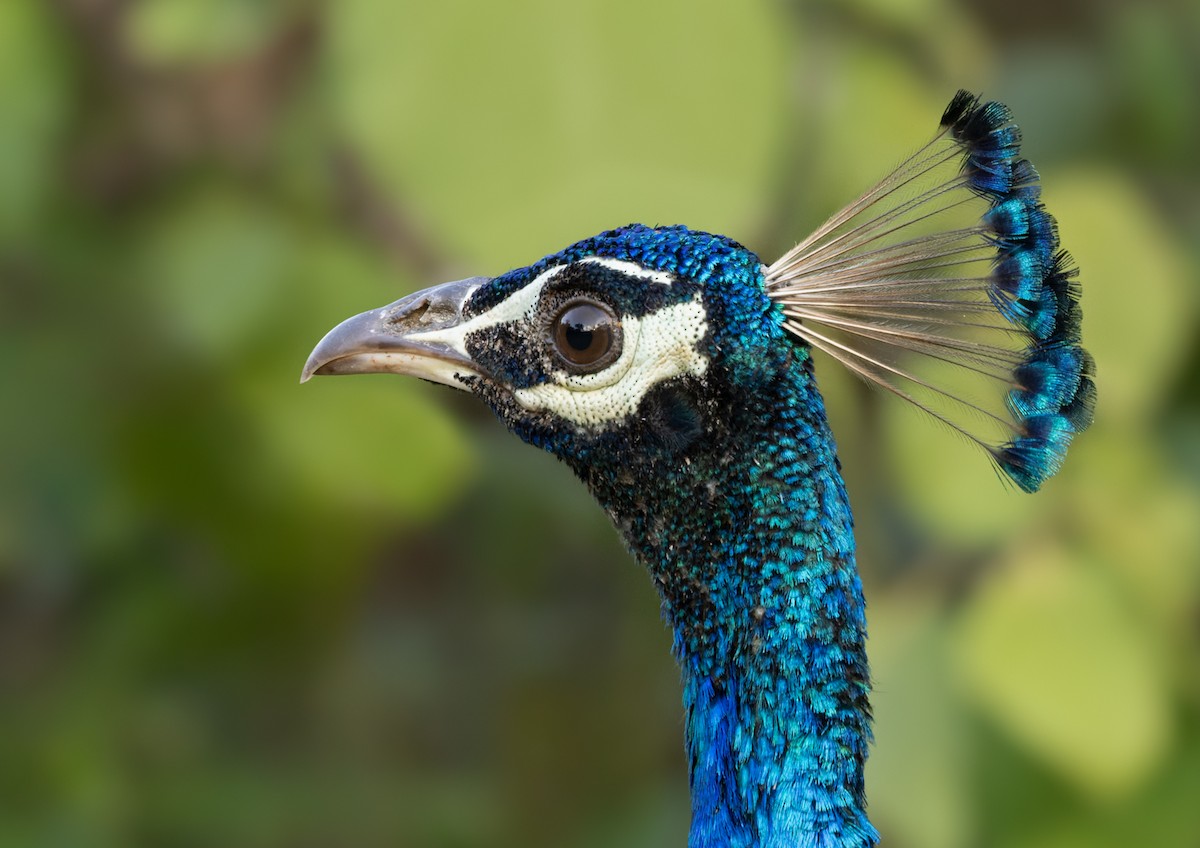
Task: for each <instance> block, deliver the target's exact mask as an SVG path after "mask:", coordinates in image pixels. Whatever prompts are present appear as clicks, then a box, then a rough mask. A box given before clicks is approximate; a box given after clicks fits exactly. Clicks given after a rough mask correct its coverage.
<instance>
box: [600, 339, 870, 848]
mask: <svg viewBox="0 0 1200 848" xmlns="http://www.w3.org/2000/svg"><path fill="white" fill-rule="evenodd" d="M801 356H803V361H802V362H792V363H791V365H790V367H787V368H784V369H782V370H781V371H780V373H779V374H778V377H777V379H775V380H774V381H773V382H772V383H771V385H770V389H771V390H770V391H769V392H764V391H762V389H761V387H760V388H759V389H758V390H757V391H755V392H753V393H749V394H748V395H747V396H745V397H742V398H735V399H731V400H732V401H734V402H733V404H732V405H731V406H728V407H726V412H725V414H724V415H722V416H720V420H710V421H707V422H706V423H705V426H704V429H705V433H704V436H703V438H700V439H698V440H696V442H695V443H693V444H692V445H691V446H689V447H688V449H687V450H686V451H685V452H684V454H683V455H682V456H680V455H678V454H676V455H674V456H670V457H666V456H657V457H656V456H650V457H648V458H646V459H644V460H634V461H631V464H630V465H629V466H628V467H626V468H624V469H621V470H620V471H619V472H612V471H610V472H609V473H603V474H597V473H596V469H594V468H593V469H591V471H590V473H589V472H588V471H586V470H585V469H582V468H577V471H579V472H580V473H581V476H582V477H583V478H584V479H585V481H586V482H587V483H588V485H589V487H590V488H591V489H592V491H593V493H594V494H595V495H596V497H597V498H598V499H599V500H600V502H601V504H602V505H604V506H605V508H606V509H607V510H608V512H609V514H610V515H611V516H612V517H613V519H614V521H615V522H616V523H617V525H618V527H619V528H620V530H621V531H622V533H623V534H624V536H625V539H626V541H627V543H628V544H629V546H630V548H631V549H632V551H633V552H634V554H635V555H636V556H637V557H638V558H639V559H640V560H641V561H642V562H643V564H645V565H646V567H647V568H648V569H649V571H650V573H651V576H652V577H653V579H654V582H655V584H656V586H657V588H658V590H659V593H660V595H661V596H662V599H663V612H664V616H665V617H666V619H667V621H668V622H669V623H670V625H671V627H672V628H673V630H674V636H675V638H674V652H675V655H676V658H677V659H678V661H679V665H680V667H681V670H682V673H683V687H684V694H683V699H684V706H685V708H686V711H687V754H688V764H689V771H690V781H691V795H692V827H691V834H690V837H689V840H688V844H689V846H690V848H726V847H727V846H728V848H782V846H789V848H790V846H806V848H807V847H808V846H812V847H813V848H816V846H821V848H849V846H856V848H857V846H870V845H873V844H874V843H875V842H876V841H877V840H878V835H877V834H876V832H875V830H874V828H872V826H871V825H870V823H869V822H868V821H867V817H866V814H865V812H864V798H863V764H864V762H865V760H866V756H867V746H868V743H869V741H870V707H869V704H868V692H869V682H868V671H867V661H866V654H865V648H864V640H865V638H866V625H865V616H864V605H863V596H862V585H861V582H860V580H859V577H858V573H857V571H856V569H855V562H854V537H853V520H852V518H851V514H850V506H849V502H848V500H847V497H846V491H845V487H844V485H843V483H842V478H841V473H840V466H839V464H838V461H837V457H836V451H835V446H834V443H833V438H832V436H831V434H830V432H829V429H828V426H827V424H826V420H825V410H824V404H823V402H822V400H821V397H820V394H819V393H818V392H817V389H816V386H815V383H814V382H813V379H812V373H811V363H810V362H809V361H808V360H807V353H806V352H803V353H802V354H801ZM672 404H677V401H671V400H669V399H668V400H667V401H665V402H664V403H663V404H661V405H662V406H666V407H668V408H669V407H670V406H671V405H672Z"/></svg>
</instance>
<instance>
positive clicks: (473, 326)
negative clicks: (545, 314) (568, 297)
mask: <svg viewBox="0 0 1200 848" xmlns="http://www.w3.org/2000/svg"><path fill="white" fill-rule="evenodd" d="M566 267H567V266H566V265H556V266H554V267H553V268H550V269H548V270H546V271H543V272H542V273H540V274H538V275H537V276H536V277H535V278H534V279H533V280H532V281H531V282H529V283H528V284H527V285H525V286H524V287H522V288H519V289H517V290H516V291H515V292H513V293H512V294H510V295H509V296H508V297H506V298H505V299H504V300H502V301H500V302H499V303H497V304H496V305H495V306H493V307H492V308H491V309H489V310H488V311H487V312H484V313H481V314H479V315H476V316H475V317H474V318H472V319H471V320H470V321H464V322H463V323H461V324H456V325H455V326H453V327H446V328H445V329H441V330H429V331H427V332H424V333H410V334H409V336H408V338H410V339H413V340H414V341H421V342H431V343H433V344H442V345H445V346H446V347H449V348H453V349H454V350H456V351H458V352H459V353H460V354H462V355H463V356H467V336H468V335H470V334H471V333H477V332H479V331H480V330H486V329H487V328H488V327H495V326H496V325H497V324H508V323H509V322H512V321H521V320H525V319H528V318H530V317H532V316H533V313H534V311H535V310H536V309H537V305H538V298H540V297H541V296H542V289H543V288H545V286H546V283H548V282H549V281H550V280H552V279H553V278H554V277H555V276H557V275H558V274H560V273H562V271H563V269H564V268H566Z"/></svg>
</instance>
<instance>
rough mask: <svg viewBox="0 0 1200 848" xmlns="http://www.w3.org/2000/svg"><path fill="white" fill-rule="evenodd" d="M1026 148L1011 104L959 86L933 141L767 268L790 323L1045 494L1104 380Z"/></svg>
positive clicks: (1028, 486) (772, 293) (1073, 277)
mask: <svg viewBox="0 0 1200 848" xmlns="http://www.w3.org/2000/svg"><path fill="white" fill-rule="evenodd" d="M1020 143H1021V133H1020V130H1019V129H1018V128H1017V126H1016V125H1015V124H1014V123H1013V122H1012V115H1011V113H1010V112H1009V110H1008V108H1007V107H1006V106H1004V105H1003V104H1001V103H997V102H994V101H993V102H986V103H981V102H980V99H979V98H978V97H977V96H975V95H972V94H970V93H968V92H965V91H960V92H959V93H958V94H956V95H955V97H954V99H953V100H951V102H950V105H949V106H948V107H947V108H946V111H945V112H944V113H943V115H942V120H941V126H940V128H939V130H938V132H937V134H936V135H935V136H934V138H933V139H932V140H931V141H930V142H928V143H927V144H925V145H924V146H923V147H921V148H920V149H919V150H917V151H916V152H915V153H913V154H912V155H911V156H909V157H908V158H907V159H905V160H904V161H903V162H901V163H900V164H899V165H898V166H897V167H896V168H895V169H894V170H893V171H892V172H891V173H890V174H888V175H887V176H885V177H884V178H883V179H882V180H880V182H879V183H877V184H876V185H875V186H873V187H872V188H871V189H869V190H868V191H867V192H865V193H864V194H863V195H862V196H860V197H859V198H858V199H856V200H855V201H853V202H852V203H850V204H849V205H848V206H846V207H845V208H844V209H842V210H840V211H839V212H837V213H836V214H834V215H833V216H832V217H831V218H830V219H829V220H828V221H826V222H825V223H824V224H823V225H821V226H820V227H819V228H818V229H817V230H816V231H815V232H814V233H813V234H812V235H810V236H809V237H808V238H807V239H805V240H804V241H803V242H801V243H800V244H798V245H796V246H795V247H794V248H792V249H791V250H789V251H788V252H787V253H786V254H784V255H783V256H782V257H780V258H779V259H778V260H777V261H776V262H775V263H774V264H773V265H771V266H770V268H768V270H767V290H768V293H769V294H770V296H771V298H772V300H774V301H775V302H776V303H777V304H779V306H780V308H781V309H782V312H783V315H784V319H785V326H786V327H787V329H788V330H789V331H790V332H791V333H793V334H794V335H795V336H797V337H798V338H800V339H801V340H803V341H804V342H806V343H808V344H809V345H811V346H812V347H815V348H817V349H819V350H822V351H824V352H825V353H827V354H829V355H830V356H832V357H833V358H835V359H837V360H838V361H839V362H841V363H842V364H843V365H845V366H846V367H847V368H849V369H850V370H851V371H853V372H854V373H856V374H858V375H859V376H861V377H863V378H864V379H866V380H867V381H868V382H871V383H874V384H876V385H878V386H880V387H882V388H884V389H887V390H888V391H890V392H892V393H894V394H896V395H898V396H900V397H902V398H904V399H905V400H907V401H910V402H911V403H913V404H915V405H916V406H918V407H920V408H921V409H923V410H924V411H926V412H927V413H929V414H930V415H932V416H933V417H934V418H936V419H937V420H939V421H941V422H943V423H944V424H946V425H948V426H949V427H951V428H952V429H954V430H955V431H956V432H958V433H960V434H961V435H963V436H964V437H966V438H967V439H969V440H970V441H972V442H973V443H975V444H977V445H979V446H980V447H982V448H983V449H984V450H986V451H987V452H988V454H989V455H990V456H991V457H992V459H993V460H994V461H995V463H996V464H997V466H998V467H999V468H1000V469H1001V470H1003V471H1004V472H1005V474H1007V475H1008V476H1009V477H1010V478H1011V479H1012V480H1013V481H1015V482H1016V483H1017V485H1018V486H1020V487H1021V488H1022V489H1024V490H1025V491H1028V492H1032V491H1036V490H1037V489H1038V488H1039V487H1040V486H1041V484H1042V483H1043V482H1044V481H1045V480H1046V479H1047V478H1048V477H1050V476H1052V475H1053V474H1054V473H1055V472H1056V471H1057V470H1058V468H1059V466H1060V465H1061V463H1062V460H1063V456H1064V455H1065V453H1066V450H1067V446H1068V445H1069V444H1070V442H1071V438H1072V437H1073V436H1074V434H1075V433H1078V432H1081V431H1082V430H1084V429H1085V428H1086V427H1087V426H1088V425H1089V424H1090V423H1091V420H1092V410H1093V407H1094V404H1095V394H1096V389H1095V382H1094V377H1095V363H1094V361H1093V360H1092V358H1091V356H1090V355H1089V354H1088V352H1087V351H1085V350H1084V349H1083V348H1082V347H1080V345H1079V340H1080V321H1081V312H1080V308H1079V284H1078V280H1077V276H1078V272H1077V271H1076V269H1075V268H1074V266H1073V265H1072V263H1071V260H1070V257H1069V256H1068V255H1067V253H1066V252H1065V251H1062V250H1060V249H1059V242H1058V228H1057V226H1056V225H1055V222H1054V218H1053V217H1052V216H1051V215H1050V214H1049V213H1048V212H1047V211H1046V209H1045V207H1044V206H1043V204H1042V201H1041V187H1040V185H1039V177H1038V173H1037V171H1036V170H1034V168H1033V166H1032V165H1031V164H1030V163H1029V162H1028V161H1027V160H1025V159H1022V158H1020ZM949 366H953V367H949ZM961 376H969V377H971V378H973V379H974V380H975V381H976V384H977V385H978V384H983V386H984V388H985V391H984V392H983V393H982V394H981V395H980V397H981V399H980V400H976V399H974V397H975V396H974V394H973V393H972V394H968V392H967V390H965V389H963V388H960V386H959V383H960V382H962V381H961V380H959V379H958V377H961Z"/></svg>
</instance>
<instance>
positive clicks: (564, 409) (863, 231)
mask: <svg viewBox="0 0 1200 848" xmlns="http://www.w3.org/2000/svg"><path fill="white" fill-rule="evenodd" d="M1019 156H1020V133H1019V132H1018V130H1017V128H1016V127H1015V126H1014V125H1013V124H1012V121H1011V118H1010V116H1009V113H1008V110H1007V109H1006V108H1005V107H1004V106H1002V105H1000V104H997V103H983V104H981V103H980V102H979V100H978V99H977V98H975V97H973V96H971V95H969V94H965V93H960V94H959V95H958V96H956V97H955V98H954V100H953V101H952V102H951V104H950V106H949V108H948V109H947V110H946V112H945V114H944V116H943V119H942V129H941V132H940V133H939V134H938V136H937V137H935V139H934V141H933V142H930V144H928V145H926V146H925V147H924V148H921V150H919V151H918V153H916V154H914V155H913V156H912V157H910V158H909V159H907V160H905V162H904V163H902V165H901V166H900V167H899V168H898V169H897V170H896V171H895V172H893V174H891V175H889V176H888V177H887V178H885V180H884V181H882V182H881V183H880V184H879V185H878V186H876V187H875V188H873V189H871V190H870V191H868V192H867V193H866V194H865V195H863V197H862V198H860V199H859V200H858V201H856V202H855V203H853V204H851V205H850V206H849V207H847V208H846V209H845V210H843V211H842V212H840V213H838V214H837V215H835V216H834V217H833V218H831V219H830V221H829V222H827V224H826V225H824V226H823V227H822V228H820V229H819V230H818V231H817V232H816V233H814V235H813V236H812V237H810V238H809V239H807V240H806V241H804V242H803V243H801V244H800V245H798V246H797V247H796V248H795V249H793V250H792V251H789V253H788V254H786V255H785V256H784V257H782V258H781V259H780V260H778V261H777V262H775V263H774V264H772V265H771V266H770V267H765V266H764V265H763V263H762V262H761V261H760V260H759V258H758V257H757V256H756V255H754V254H753V253H752V252H751V251H749V250H747V249H746V248H744V247H742V246H741V245H739V244H738V243H736V242H734V241H732V240H731V239H728V238H726V237H723V236H715V235H710V234H707V233H701V232H697V231H694V230H690V229H687V228H686V227H678V226H676V227H659V228H652V227H646V226H642V225H637V224H634V225H630V226H626V227H621V228H619V229H615V230H610V231H608V232H604V233H601V234H599V235H597V236H594V237H592V238H589V239H585V240H583V241H580V242H578V243H576V244H574V245H572V246H570V247H568V248H566V249H564V250H562V251H559V252H557V253H554V254H551V255H549V256H547V257H545V258H544V259H541V260H539V261H537V262H535V263H533V264H532V265H529V266H527V267H523V268H518V269H515V270H513V271H510V272H508V273H506V274H503V275H501V276H499V277H496V278H494V279H487V278H482V277H480V278H473V279H471V280H463V281H459V282H455V283H448V284H445V285H443V286H438V287H434V288H432V289H428V290H426V291H423V292H418V293H416V294H414V295H410V296H409V297H406V298H404V299H402V300H400V301H398V302H396V303H394V304H392V305H390V306H387V307H384V308H383V309H379V310H372V311H370V312H367V313H363V314H362V315H359V316H356V317H354V318H351V319H349V320H348V321H346V322H343V324H342V325H340V326H339V327H337V328H335V329H334V330H333V331H331V333H330V334H329V335H328V336H327V337H326V338H325V340H324V341H322V343H321V344H320V345H319V346H318V347H317V349H316V350H315V351H314V352H313V355H312V356H311V357H310V359H309V362H308V364H307V366H306V368H305V378H307V377H308V376H309V375H311V374H314V373H315V374H339V373H361V372H367V371H393V372H397V373H405V374H412V375H415V376H419V377H423V378H425V379H428V380H432V381H435V382H440V383H445V384H447V385H451V386H455V387H458V388H464V389H467V390H469V391H471V392H473V393H475V394H476V395H477V396H478V397H480V398H481V399H482V400H483V401H484V402H486V403H487V404H488V405H489V406H490V407H491V408H492V409H493V411H494V412H495V413H496V415H497V416H498V417H499V418H500V419H501V420H502V421H503V422H504V423H505V424H506V425H507V426H508V427H509V429H511V430H512V431H513V432H514V433H516V434H517V435H518V436H520V437H521V438H522V439H524V440H525V441H527V442H529V443H530V444H533V445H535V446H537V447H540V448H542V449H544V450H547V451H549V452H550V453H552V454H554V455H555V456H557V457H559V458H560V459H562V460H563V461H564V462H566V463H567V464H568V465H569V466H570V467H571V468H572V469H573V470H574V472H575V473H576V474H577V475H578V476H579V478H580V479H581V480H582V481H583V482H584V483H585V484H586V485H587V486H588V488H589V490H590V491H591V492H592V494H593V495H594V496H595V498H596V500H597V501H598V502H599V504H600V505H601V506H602V507H603V508H604V509H605V511H606V512H607V513H608V514H609V516H610V517H611V518H612V520H613V522H614V524H615V525H616V526H617V528H618V530H619V531H620V532H621V534H622V536H623V537H624V539H625V541H626V543H627V544H628V546H629V548H630V550H631V551H632V552H633V553H634V555H635V556H636V557H637V558H638V559H639V560H640V561H641V562H642V563H643V564H644V565H645V566H646V568H647V569H648V571H649V573H650V575H651V578H652V579H653V581H654V584H655V587H656V589H657V590H658V592H659V595H660V597H661V599H662V609H663V615H664V617H665V619H666V620H667V622H668V623H669V625H670V626H671V628H672V632H673V634H674V639H673V650H674V653H675V656H676V658H677V660H678V662H679V665H680V668H681V670H682V676H683V700H684V706H685V710H686V728H687V741H686V750H687V756H688V766H689V774H690V788H691V796H692V826H691V834H690V837H689V845H690V846H692V848H701V847H702V846H703V848H713V846H729V848H765V847H766V846H770V848H782V846H805V848H818V847H820V848H867V846H870V845H873V844H875V843H876V842H877V841H878V838H879V837H878V834H877V833H876V831H875V830H874V828H873V827H872V826H871V824H870V822H869V821H868V819H867V816H866V811H865V796H864V786H863V765H864V762H865V760H866V757H867V750H868V745H869V743H870V739H871V731H870V720H871V713H870V706H869V702H868V694H869V674H868V667H867V658H866V652H865V639H866V619H865V607H864V602H863V595H862V585H861V582H860V580H859V577H858V572H857V569H856V565H855V545H854V534H853V519H852V516H851V512H850V506H849V500H848V497H847V494H846V489H845V486H844V484H843V481H842V477H841V472H840V465H839V462H838V459H837V453H836V447H835V444H834V440H833V436H832V434H831V433H830V431H829V427H828V425H827V423H826V416H825V407H824V402H823V400H822V398H821V395H820V392H819V391H818V389H817V384H816V379H815V376H814V362H813V358H812V351H813V349H814V348H818V349H820V350H823V351H825V352H827V353H830V354H831V355H833V356H834V358H836V359H838V360H840V361H841V362H843V363H844V364H846V365H847V366H848V367H850V368H851V369H852V370H854V371H855V373H858V374H860V375H861V376H863V377H865V378H867V379H869V380H871V381H873V382H876V383H878V384H880V385H881V386H883V387H885V388H887V389H889V390H891V391H893V392H894V393H895V394H897V395H899V396H901V397H903V398H905V399H907V400H912V401H913V402H916V403H918V404H919V405H921V406H922V407H923V408H925V409H926V410H927V411H929V412H930V413H931V414H932V415H934V416H935V417H936V418H938V419H939V420H940V421H942V422H943V423H946V424H948V425H949V426H951V427H953V428H954V429H956V430H957V431H958V432H960V433H961V434H963V435H964V436H966V437H967V438H969V439H971V440H972V441H974V442H976V443H977V444H979V445H980V446H981V447H983V448H984V449H985V450H987V451H988V453H989V455H990V456H991V457H992V459H993V460H994V461H995V462H996V463H997V464H998V466H999V467H1000V468H1001V469H1003V470H1004V471H1005V472H1006V473H1007V474H1008V475H1009V477H1010V478H1011V479H1012V480H1014V481H1015V482H1016V483H1017V485H1018V486H1020V487H1021V488H1022V489H1025V490H1026V491H1033V490H1036V489H1037V488H1038V487H1039V486H1041V485H1042V483H1043V482H1044V481H1045V479H1046V478H1047V477H1049V476H1050V475H1052V474H1053V473H1055V472H1056V471H1057V470H1058V468H1059V466H1060V465H1061V463H1062V460H1063V456H1064V454H1065V452H1066V450H1067V447H1068V445H1069V444H1070V441H1071V439H1072V438H1073V436H1074V435H1075V434H1076V433H1078V432H1080V431H1081V430H1083V429H1084V428H1086V427H1087V425H1088V424H1089V423H1090V420H1091V414H1092V407H1093V404H1094V399H1095V385H1094V364H1093V362H1092V359H1091V357H1090V356H1089V355H1088V353H1087V352H1086V351H1085V350H1084V349H1083V348H1082V347H1080V344H1079V340H1080V311H1079V306H1078V294H1079V290H1078V284H1077V281H1076V272H1075V270H1074V268H1073V267H1072V266H1071V264H1070V261H1069V259H1068V257H1067V256H1066V254H1065V253H1063V252H1062V251H1061V250H1060V249H1059V244H1058V234H1057V229H1056V226H1055V223H1054V219H1053V218H1052V217H1051V216H1050V215H1049V214H1048V213H1047V212H1046V210H1045V209H1044V207H1043V205H1042V202H1041V192H1040V188H1039V186H1038V175H1037V172H1036V171H1035V170H1034V169H1033V167H1032V165H1030V164H1029V163H1028V162H1027V161H1025V160H1023V159H1021V158H1019ZM939 175H941V176H939ZM963 198H965V199H963ZM968 201H970V202H973V203H975V204H976V205H978V206H980V207H981V208H979V209H977V210H976V211H975V212H974V215H975V218H974V219H973V220H969V221H967V222H966V223H965V224H963V223H951V222H949V218H950V216H952V215H956V214H958V213H960V212H961V211H962V209H963V208H965V207H966V206H968V205H970V204H969V203H968ZM944 219H945V220H944ZM914 224H916V225H919V226H917V227H916V228H915V229H913V228H912V227H913V225H914ZM931 224H936V225H937V226H936V227H933V228H932V231H930V229H931V227H930V225H931ZM880 349H882V350H880ZM893 353H894V354H895V356H894V357H893ZM904 356H910V357H915V358H916V359H918V360H920V359H921V358H924V359H926V360H933V361H937V362H939V363H953V364H956V365H959V366H961V368H960V369H959V370H960V371H961V372H962V373H964V374H968V375H972V376H977V377H979V378H980V379H982V380H985V381H989V382H992V383H999V384H1000V385H1001V388H1000V389H998V390H997V391H995V392H994V396H995V399H996V406H997V407H998V412H993V411H990V410H989V409H986V408H983V407H980V406H977V405H975V404H974V403H973V402H968V401H966V400H964V399H963V398H962V397H961V396H960V395H957V394H955V393H953V392H952V391H950V390H948V389H946V388H943V387H942V386H941V385H940V384H938V383H936V382H931V380H930V379H927V378H925V377H922V376H920V374H918V373H917V372H915V371H913V370H910V366H909V365H907V364H905V363H906V362H907V360H905V359H903V357H904ZM919 392H924V393H925V397H926V398H927V400H921V399H919V398H918V397H917V394H918V393H919ZM939 403H940V404H941V405H939ZM964 408H965V409H966V410H967V411H968V412H970V413H972V415H973V416H974V417H977V418H982V419H983V420H984V421H985V422H986V423H988V424H991V425H994V426H996V427H999V428H1002V429H1001V432H1002V433H1004V434H1005V436H1004V437H1002V439H1001V440H1000V441H999V442H993V441H988V440H986V439H985V438H984V437H982V436H980V435H977V434H976V432H975V431H973V430H970V429H968V428H967V427H966V426H964V425H962V424H959V423H957V418H956V417H955V411H956V410H958V411H961V410H962V409H964ZM1002 414H1003V416H1002Z"/></svg>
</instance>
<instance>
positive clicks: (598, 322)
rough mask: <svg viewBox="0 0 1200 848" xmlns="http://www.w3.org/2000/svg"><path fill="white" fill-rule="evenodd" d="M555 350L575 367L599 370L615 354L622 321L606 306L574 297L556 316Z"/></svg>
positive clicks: (553, 329) (585, 369)
mask: <svg viewBox="0 0 1200 848" xmlns="http://www.w3.org/2000/svg"><path fill="white" fill-rule="evenodd" d="M552 331H553V342H554V348H555V351H556V352H557V353H558V355H559V357H560V358H561V359H562V360H563V361H564V363H565V364H566V365H568V366H570V367H573V369H572V370H584V371H587V370H599V369H600V368H602V367H604V366H605V365H607V364H608V363H609V362H611V361H612V359H614V358H615V355H614V353H615V349H616V348H617V347H618V346H619V335H620V323H619V322H618V321H617V317H616V315H614V314H613V313H612V310H610V309H608V308H607V307H606V306H604V305H602V304H600V303H596V302H593V301H586V300H585V301H573V302H572V303H568V304H567V305H566V306H565V307H563V308H562V309H561V310H560V311H559V313H558V317H557V318H555V320H554V325H553V328H552Z"/></svg>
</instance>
